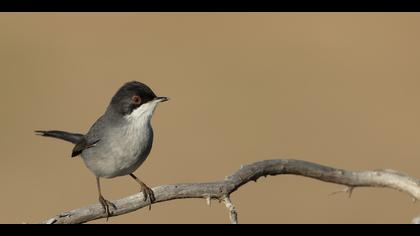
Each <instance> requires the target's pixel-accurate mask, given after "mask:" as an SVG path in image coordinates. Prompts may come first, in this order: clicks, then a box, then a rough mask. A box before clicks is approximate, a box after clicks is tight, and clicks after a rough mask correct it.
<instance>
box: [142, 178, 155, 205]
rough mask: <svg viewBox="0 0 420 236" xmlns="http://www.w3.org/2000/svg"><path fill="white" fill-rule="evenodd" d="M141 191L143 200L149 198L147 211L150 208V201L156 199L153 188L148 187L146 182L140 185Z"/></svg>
mask: <svg viewBox="0 0 420 236" xmlns="http://www.w3.org/2000/svg"><path fill="white" fill-rule="evenodd" d="M141 192H142V193H143V195H144V201H147V200H149V211H150V210H151V209H152V203H154V202H155V201H156V198H155V194H154V193H153V190H152V189H151V188H149V187H148V186H147V185H146V184H143V185H142V186H141Z"/></svg>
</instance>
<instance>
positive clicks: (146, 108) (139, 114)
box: [124, 101, 159, 125]
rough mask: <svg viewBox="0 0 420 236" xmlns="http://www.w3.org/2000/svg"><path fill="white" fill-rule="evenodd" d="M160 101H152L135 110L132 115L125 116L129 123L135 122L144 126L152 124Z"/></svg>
mask: <svg viewBox="0 0 420 236" xmlns="http://www.w3.org/2000/svg"><path fill="white" fill-rule="evenodd" d="M158 103H159V101H151V102H148V103H145V104H143V105H141V106H140V107H138V108H137V109H135V110H133V112H131V114H129V115H126V116H124V118H126V119H127V121H129V122H134V123H136V124H138V125H144V124H145V123H148V122H150V120H151V119H152V115H153V112H154V111H155V109H156V107H157V105H158Z"/></svg>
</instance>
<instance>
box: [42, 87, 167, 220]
mask: <svg viewBox="0 0 420 236" xmlns="http://www.w3.org/2000/svg"><path fill="white" fill-rule="evenodd" d="M168 100H169V98H168V97H158V96H156V94H155V93H154V92H153V91H152V89H151V88H150V87H149V86H147V85H146V84H144V83H141V82H138V81H130V82H126V83H125V84H124V85H123V86H122V87H120V88H119V89H118V91H117V92H116V93H115V94H114V96H113V97H112V99H111V101H110V103H109V105H108V107H107V108H106V110H105V112H104V114H103V115H102V116H100V117H99V118H98V119H97V120H96V122H95V123H94V124H93V125H92V126H91V128H90V129H89V131H88V132H87V133H86V134H79V133H71V132H66V131H59V130H35V134H37V135H40V136H44V137H52V138H57V139H61V140H65V141H68V142H70V143H73V144H74V145H75V146H74V148H73V150H72V153H71V157H72V158H73V157H77V156H79V155H80V156H81V158H82V160H83V162H84V164H85V165H86V167H87V168H88V169H89V170H90V171H91V172H92V173H93V174H94V175H95V177H96V186H97V191H98V195H99V203H100V204H101V205H102V207H103V209H104V212H105V213H106V216H107V220H108V218H109V217H110V216H112V214H111V210H110V208H113V209H114V210H116V209H117V208H116V206H115V204H113V203H112V202H111V201H108V200H107V199H105V198H104V197H103V195H102V191H101V182H100V179H101V178H105V179H111V178H115V177H120V176H128V175H129V176H131V178H133V179H134V180H135V181H136V182H137V183H138V184H139V185H140V192H142V193H143V195H144V201H148V205H149V210H150V209H151V204H152V203H153V202H155V200H156V198H155V195H154V193H153V190H152V189H151V188H149V187H148V186H147V185H146V184H145V183H144V182H142V181H141V180H140V179H139V178H137V176H135V175H134V174H133V172H134V171H136V170H137V169H138V168H139V167H140V166H141V165H142V164H143V162H144V161H145V160H146V159H147V157H148V156H149V154H150V151H151V149H152V144H153V129H152V125H151V119H152V115H153V113H154V111H155V109H156V107H157V106H158V104H160V103H162V102H166V101H168Z"/></svg>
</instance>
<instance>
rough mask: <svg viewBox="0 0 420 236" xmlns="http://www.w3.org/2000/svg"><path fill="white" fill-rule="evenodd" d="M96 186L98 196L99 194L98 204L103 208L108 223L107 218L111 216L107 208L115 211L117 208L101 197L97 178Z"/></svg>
mask: <svg viewBox="0 0 420 236" xmlns="http://www.w3.org/2000/svg"><path fill="white" fill-rule="evenodd" d="M96 184H97V187H98V194H99V203H101V205H102V207H103V208H104V211H105V213H106V221H108V218H109V217H110V216H111V212H110V211H109V207H110V206H111V207H112V208H114V209H115V210H116V209H117V207H116V206H115V205H114V203H112V202H110V201H108V200H106V199H105V198H104V197H103V196H102V192H101V182H100V180H99V177H96Z"/></svg>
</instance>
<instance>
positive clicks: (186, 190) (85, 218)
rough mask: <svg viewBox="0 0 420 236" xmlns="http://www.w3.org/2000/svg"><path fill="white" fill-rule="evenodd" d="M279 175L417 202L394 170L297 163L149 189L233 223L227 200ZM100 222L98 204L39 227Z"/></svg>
mask: <svg viewBox="0 0 420 236" xmlns="http://www.w3.org/2000/svg"><path fill="white" fill-rule="evenodd" d="M282 174H291V175H300V176H305V177H309V178H313V179H317V180H321V181H325V182H330V183H336V184H341V185H344V186H346V189H345V190H343V191H344V192H347V193H349V194H351V192H352V190H353V189H354V188H356V187H383V188H391V189H395V190H398V191H401V192H405V193H407V194H409V195H410V196H411V197H412V199H413V200H414V201H415V200H419V199H420V181H419V180H418V179H416V178H413V177H410V176H408V175H406V174H404V173H400V172H397V171H394V170H374V171H347V170H343V169H336V168H332V167H327V166H323V165H319V164H316V163H311V162H307V161H301V160H265V161H259V162H255V163H253V164H250V165H246V166H243V167H241V168H240V169H239V170H238V171H236V172H235V173H234V174H232V175H231V176H228V177H226V178H225V180H222V181H217V182H210V183H189V184H171V185H162V186H159V187H155V188H153V191H154V193H155V197H156V202H155V204H156V203H158V202H164V201H170V200H175V199H184V198H203V199H206V200H207V202H208V203H209V202H210V199H218V200H219V201H223V202H224V203H225V205H226V207H227V209H228V210H229V216H230V219H231V222H232V223H237V222H238V219H237V212H236V209H235V206H234V205H233V204H232V202H231V200H230V197H229V196H230V195H231V194H232V193H233V192H235V191H236V190H237V189H238V188H240V187H241V186H242V185H244V184H246V183H248V182H250V181H256V180H257V179H258V178H260V177H262V176H268V175H282ZM113 203H114V204H115V206H116V207H117V209H116V210H114V211H113V212H112V214H113V216H118V215H122V214H127V213H130V212H133V211H136V210H138V209H141V208H143V207H145V206H148V202H145V201H144V196H143V194H142V193H138V194H135V195H132V196H129V197H126V198H123V199H120V200H116V201H113ZM100 218H106V213H105V212H104V211H103V208H102V207H101V205H100V204H95V205H90V206H87V207H83V208H79V209H75V210H71V211H67V212H63V213H60V214H58V215H57V216H55V217H54V218H51V219H48V220H45V221H43V222H41V223H43V224H78V223H86V222H89V221H92V220H96V219H100ZM413 222H414V220H413Z"/></svg>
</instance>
